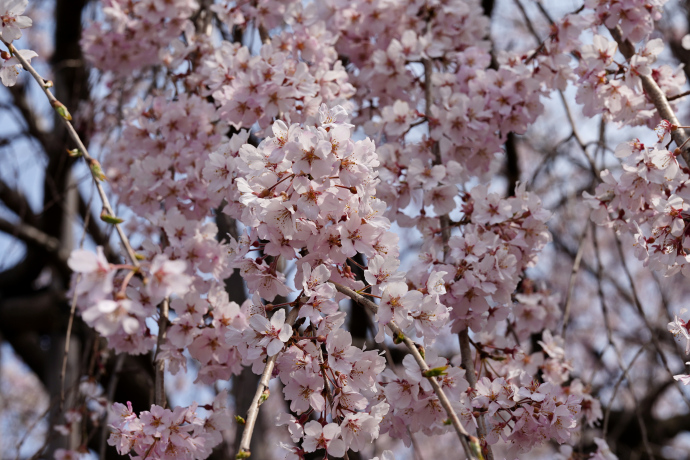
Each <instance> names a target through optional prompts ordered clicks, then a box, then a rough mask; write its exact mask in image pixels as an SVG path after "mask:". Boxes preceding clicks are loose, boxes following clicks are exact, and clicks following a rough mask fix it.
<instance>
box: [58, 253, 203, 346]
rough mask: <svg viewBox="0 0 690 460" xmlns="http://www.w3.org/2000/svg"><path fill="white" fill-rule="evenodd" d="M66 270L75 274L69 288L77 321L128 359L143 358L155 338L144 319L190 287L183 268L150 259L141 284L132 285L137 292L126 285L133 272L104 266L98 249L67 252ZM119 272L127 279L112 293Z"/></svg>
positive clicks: (160, 257)
mask: <svg viewBox="0 0 690 460" xmlns="http://www.w3.org/2000/svg"><path fill="white" fill-rule="evenodd" d="M68 265H69V267H70V268H71V269H72V270H74V273H75V278H76V281H75V283H74V285H73V286H74V292H75V294H76V296H77V306H78V307H79V309H80V312H81V316H82V319H83V320H84V321H85V322H86V324H88V325H89V326H91V327H93V328H94V329H95V330H96V331H98V333H99V334H101V336H103V337H105V338H107V339H108V345H109V346H110V347H111V348H114V349H115V350H117V351H119V352H127V353H132V354H140V353H146V352H147V351H149V350H150V349H151V347H152V345H153V341H154V339H155V337H154V336H152V334H151V331H150V330H149V328H148V326H147V325H146V322H145V320H146V318H147V317H149V316H152V315H153V314H154V313H155V307H156V305H157V304H158V303H160V302H161V301H163V299H165V298H166V297H169V296H170V295H172V294H177V295H183V294H185V293H186V292H187V290H188V289H189V286H190V283H191V278H190V277H189V276H188V275H187V274H186V273H185V269H186V264H185V263H184V262H182V261H179V260H178V261H175V260H169V259H168V257H166V256H164V255H158V256H156V257H154V258H153V260H152V261H151V263H150V264H147V265H146V266H145V267H144V269H143V273H145V279H146V280H147V283H145V284H144V285H143V286H142V285H141V283H134V284H135V285H138V287H139V288H140V289H139V290H136V289H135V288H134V287H133V286H130V285H129V283H128V281H129V280H130V279H131V278H130V276H131V274H133V273H134V272H133V271H132V270H133V269H134V267H128V266H124V267H118V266H115V265H112V264H110V263H109V262H108V261H107V259H106V258H105V255H104V254H103V248H102V247H100V246H99V247H98V248H97V252H96V254H94V253H92V252H90V251H85V250H83V249H78V250H75V251H73V252H72V255H71V256H70V258H69V260H68ZM119 268H123V269H124V270H125V271H129V273H130V276H126V277H125V279H124V280H123V281H122V283H121V288H120V289H118V290H115V285H114V281H115V276H116V274H117V272H118V269H119Z"/></svg>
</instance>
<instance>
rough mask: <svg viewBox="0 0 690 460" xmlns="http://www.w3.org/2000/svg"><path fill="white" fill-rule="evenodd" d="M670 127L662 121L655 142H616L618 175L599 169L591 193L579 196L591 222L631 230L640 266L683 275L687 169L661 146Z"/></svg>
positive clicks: (689, 199) (688, 271) (687, 259)
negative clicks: (588, 209)
mask: <svg viewBox="0 0 690 460" xmlns="http://www.w3.org/2000/svg"><path fill="white" fill-rule="evenodd" d="M673 129H675V128H674V127H673V126H672V125H671V124H670V123H669V122H667V121H662V123H660V124H659V126H658V127H657V135H658V142H657V143H656V144H655V145H654V146H653V147H651V148H650V147H645V145H644V144H642V143H641V142H640V141H639V140H638V139H635V140H633V141H631V142H626V143H623V144H620V145H619V146H618V147H617V148H616V156H617V157H618V158H620V159H621V160H622V161H623V172H622V174H621V176H620V177H619V178H615V177H614V176H613V175H612V174H611V172H610V171H609V170H604V171H602V173H601V179H602V181H603V182H602V183H601V184H599V185H598V186H597V188H596V190H595V193H594V195H591V194H589V193H587V192H585V193H584V196H585V198H586V201H587V202H588V203H589V204H590V206H591V208H592V214H591V218H592V220H593V221H594V222H596V223H597V224H599V225H607V226H613V227H615V228H616V229H623V230H627V231H629V232H630V233H632V234H633V235H634V239H635V255H636V256H637V258H638V259H640V260H642V261H644V263H645V265H646V266H649V267H651V268H652V269H653V270H658V271H661V272H662V273H664V275H666V276H671V275H674V274H676V273H678V272H681V273H683V275H684V276H686V277H687V276H690V255H689V254H688V251H687V248H688V247H690V242H689V241H686V240H687V237H688V231H687V229H688V225H687V222H690V214H688V209H690V195H688V192H687V190H688V184H689V182H688V181H689V180H690V175H689V174H690V171H689V170H688V169H687V168H686V167H685V166H681V165H680V164H679V163H678V159H677V155H678V150H676V151H670V150H667V145H668V143H669V141H670V133H671V131H672V130H673Z"/></svg>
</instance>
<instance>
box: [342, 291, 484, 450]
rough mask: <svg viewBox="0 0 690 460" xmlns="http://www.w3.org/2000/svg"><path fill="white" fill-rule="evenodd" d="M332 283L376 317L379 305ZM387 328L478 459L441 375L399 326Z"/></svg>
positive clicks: (475, 443) (473, 441)
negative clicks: (426, 381)
mask: <svg viewBox="0 0 690 460" xmlns="http://www.w3.org/2000/svg"><path fill="white" fill-rule="evenodd" d="M331 283H333V285H334V286H335V288H336V289H337V290H338V292H341V293H343V294H345V295H346V296H348V297H349V298H351V299H352V300H354V301H355V302H357V303H358V304H360V305H361V306H363V307H365V308H366V309H367V310H369V312H370V313H371V314H374V315H375V314H377V313H378V305H376V304H375V303H374V302H372V301H371V300H369V299H367V298H366V297H364V296H363V295H361V294H358V293H357V292H355V291H353V290H352V289H350V288H348V287H347V286H343V285H342V284H339V283H336V282H334V281H331ZM387 326H388V327H389V328H390V329H391V331H392V332H393V337H394V338H395V340H397V341H400V342H402V343H404V344H405V346H406V347H407V350H408V351H409V352H410V354H411V355H412V356H413V357H414V360H415V361H416V362H417V364H418V365H419V367H420V369H421V370H422V375H423V376H424V377H425V378H426V379H427V380H429V382H430V383H431V386H432V387H433V389H434V393H436V396H437V397H438V400H439V402H440V403H441V405H442V406H443V409H444V410H445V411H446V413H447V414H448V418H449V419H450V421H451V424H452V425H453V428H454V429H455V432H456V433H457V435H458V438H459V439H460V444H462V448H463V450H464V451H465V455H467V458H468V459H470V460H475V459H478V457H477V453H478V452H479V453H480V452H481V448H480V447H479V442H478V440H477V439H476V438H474V439H473V438H472V436H470V435H469V433H468V432H467V430H465V427H464V426H462V423H461V422H460V418H459V417H458V414H457V413H456V412H455V409H453V406H452V405H451V403H450V400H449V399H448V397H447V396H446V394H445V392H444V391H443V389H442V388H441V386H440V385H439V383H438V380H437V379H436V375H441V374H440V373H435V372H434V371H435V369H433V370H432V369H430V368H429V366H428V365H427V363H426V361H425V360H424V357H422V355H421V353H420V352H419V348H418V345H417V344H416V343H414V342H413V341H412V340H411V339H410V338H409V337H407V336H406V335H405V333H404V332H403V331H402V330H401V329H400V328H399V327H398V325H397V324H395V321H390V322H388V324H387Z"/></svg>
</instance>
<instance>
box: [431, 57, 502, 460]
mask: <svg viewBox="0 0 690 460" xmlns="http://www.w3.org/2000/svg"><path fill="white" fill-rule="evenodd" d="M422 63H423V64H424V98H425V100H426V101H425V102H426V105H425V115H426V118H427V120H428V119H429V117H430V115H431V102H432V101H431V99H432V96H431V89H432V88H431V74H432V73H433V68H432V65H431V60H430V59H428V58H425V59H423V60H422ZM431 150H432V153H433V154H434V161H433V163H434V165H440V164H443V160H442V159H441V148H440V145H439V143H438V142H434V144H433V145H432V147H431ZM439 222H440V225H441V240H442V241H443V262H446V259H447V258H448V253H449V252H450V246H449V244H448V242H449V241H450V228H451V226H450V217H449V216H448V214H443V215H442V216H439ZM458 337H459V339H460V342H461V343H460V355H461V359H462V365H463V367H464V368H465V375H466V376H467V377H468V383H469V384H470V387H472V388H474V387H475V386H476V383H477V378H476V377H475V375H474V362H473V361H472V350H471V349H470V347H469V331H468V330H467V328H464V329H463V330H462V331H460V332H459V334H458ZM463 341H464V342H466V344H467V346H466V347H463V346H462V343H463ZM420 367H421V365H420ZM470 376H471V377H470ZM432 385H433V384H432ZM439 389H440V387H439ZM439 399H440V398H439ZM444 408H445V407H444ZM456 431H457V429H456ZM459 434H460V433H458V435H459ZM477 434H478V435H479V439H481V441H482V444H483V445H484V447H485V448H486V456H487V459H488V460H493V458H494V456H493V452H492V451H491V447H490V446H489V444H487V443H486V442H485V439H486V422H485V420H484V414H480V415H479V423H478V426H477Z"/></svg>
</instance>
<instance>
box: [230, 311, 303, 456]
mask: <svg viewBox="0 0 690 460" xmlns="http://www.w3.org/2000/svg"><path fill="white" fill-rule="evenodd" d="M301 305H302V303H301V299H300V300H298V301H297V303H296V304H295V306H294V307H293V308H292V310H290V312H289V313H288V315H287V318H285V323H286V324H289V325H290V327H292V325H293V324H295V320H297V314H298V313H299V309H300V307H301ZM279 354H280V353H276V354H275V355H273V356H271V357H269V358H268V359H267V360H266V367H265V368H264V372H263V373H262V374H261V380H259V386H257V387H256V393H254V399H252V404H251V405H250V406H249V411H247V419H246V421H245V425H244V431H243V432H242V440H241V441H240V449H239V451H238V452H237V457H236V458H247V457H249V455H251V452H250V450H249V446H250V445H251V442H252V434H253V433H254V425H255V424H256V419H257V417H258V416H259V406H261V403H263V401H262V399H263V400H265V397H264V392H265V391H266V390H268V383H269V382H270V381H271V377H272V376H273V367H274V366H275V364H276V359H278V355H279Z"/></svg>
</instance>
